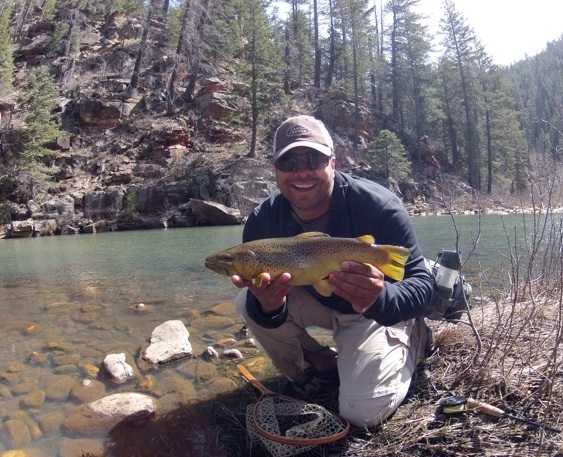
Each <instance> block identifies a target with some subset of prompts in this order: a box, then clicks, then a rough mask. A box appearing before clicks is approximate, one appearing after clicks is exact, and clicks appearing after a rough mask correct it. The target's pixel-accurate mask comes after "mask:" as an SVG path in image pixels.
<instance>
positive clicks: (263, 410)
mask: <svg viewBox="0 0 563 457" xmlns="http://www.w3.org/2000/svg"><path fill="white" fill-rule="evenodd" d="M246 426H247V430H248V434H249V436H250V439H251V441H252V442H256V441H260V442H262V444H263V445H264V446H265V447H266V449H267V450H268V451H269V452H270V454H272V456H274V457H289V456H292V455H296V454H299V453H301V452H305V451H307V450H309V449H312V448H313V447H315V446H317V445H319V444H324V443H328V442H331V441H335V440H336V439H339V438H340V437H341V436H340V435H341V434H342V433H344V430H345V428H346V424H345V423H343V422H342V420H340V418H338V416H335V415H334V414H332V413H331V412H330V411H328V410H327V409H325V408H323V407H322V406H319V405H316V404H311V403H304V402H289V401H287V400H286V399H284V398H283V397H275V396H266V397H263V398H262V399H261V400H260V401H259V402H258V403H255V404H251V405H249V406H248V407H247V410H246ZM333 437H334V438H333Z"/></svg>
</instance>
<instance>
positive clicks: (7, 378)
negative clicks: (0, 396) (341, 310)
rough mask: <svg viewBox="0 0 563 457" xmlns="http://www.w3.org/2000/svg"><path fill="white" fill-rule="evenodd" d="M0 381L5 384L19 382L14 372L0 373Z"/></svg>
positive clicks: (12, 384)
mask: <svg viewBox="0 0 563 457" xmlns="http://www.w3.org/2000/svg"><path fill="white" fill-rule="evenodd" d="M0 381H3V382H4V383H5V384H8V385H9V386H15V385H16V384H18V383H19V381H20V377H19V376H18V375H17V374H15V373H7V372H4V373H0Z"/></svg>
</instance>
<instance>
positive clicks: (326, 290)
mask: <svg viewBox="0 0 563 457" xmlns="http://www.w3.org/2000/svg"><path fill="white" fill-rule="evenodd" d="M313 287H314V288H315V290H316V291H317V292H318V293H319V294H321V295H322V296H323V297H330V296H331V295H332V286H331V284H330V282H329V280H328V279H321V280H320V281H317V282H316V283H315V284H313Z"/></svg>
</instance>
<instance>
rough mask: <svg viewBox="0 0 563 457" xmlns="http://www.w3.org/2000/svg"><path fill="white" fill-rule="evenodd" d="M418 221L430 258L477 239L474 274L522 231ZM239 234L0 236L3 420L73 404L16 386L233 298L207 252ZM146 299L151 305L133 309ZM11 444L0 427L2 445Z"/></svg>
mask: <svg viewBox="0 0 563 457" xmlns="http://www.w3.org/2000/svg"><path fill="white" fill-rule="evenodd" d="M414 222H415V227H416V229H417V233H418V236H419V241H420V244H421V246H422V249H423V253H424V255H425V256H426V257H429V258H434V257H435V256H436V254H437V253H438V251H439V250H440V249H455V247H456V230H455V228H457V230H458V232H459V248H460V250H461V252H462V257H463V258H464V260H465V257H466V256H467V255H468V253H469V252H471V250H472V247H473V245H474V242H475V240H477V238H478V237H480V241H479V244H478V245H477V250H476V253H475V254H473V255H472V257H470V258H469V261H468V263H467V265H466V266H465V267H464V268H466V271H467V272H469V273H468V274H469V276H470V277H471V275H472V274H476V272H477V270H476V265H477V259H479V262H480V264H481V265H482V266H485V267H486V268H488V267H498V266H499V265H500V264H501V263H503V262H507V257H506V253H507V251H508V248H507V235H506V233H509V236H514V230H515V227H516V233H517V234H518V235H517V236H522V237H523V233H524V231H523V218H522V216H516V215H514V216H504V217H502V218H501V217H500V216H483V217H482V218H481V220H479V218H478V217H477V216H459V217H456V219H455V228H454V223H453V222H452V219H451V218H449V217H443V216H442V217H424V218H416V219H414ZM241 234H242V227H205V228H186V229H171V230H153V231H131V232H122V233H100V234H95V235H76V236H64V237H47V238H31V239H19V240H2V241H0V338H1V339H0V341H2V344H1V345H0V422H5V421H6V420H8V419H11V418H13V417H17V415H18V414H21V411H20V410H22V409H23V410H25V411H24V413H25V417H26V418H29V419H30V420H31V421H32V422H33V421H35V422H36V423H37V424H38V427H39V429H41V427H42V425H43V422H41V417H42V415H43V416H44V415H45V414H47V413H49V412H52V411H55V410H60V411H68V410H70V409H71V408H73V407H76V406H75V405H74V404H73V402H72V401H70V400H67V399H62V400H58V401H47V402H45V403H44V404H41V405H36V406H31V407H25V408H24V407H22V403H21V401H19V397H18V393H20V392H24V393H27V392H25V389H24V390H23V391H22V390H19V391H18V390H17V388H16V385H19V384H21V383H25V382H28V383H29V382H30V380H29V378H30V377H35V378H41V377H48V376H47V375H48V374H52V375H53V376H59V375H65V376H70V377H73V378H75V379H76V380H77V381H78V380H80V379H84V377H86V374H85V373H86V372H85V370H84V366H86V365H88V364H90V365H92V364H94V365H95V364H99V361H100V359H101V358H103V354H105V353H108V352H110V351H114V350H126V351H130V352H131V353H132V354H135V353H136V352H137V351H138V349H139V347H140V346H141V345H142V344H143V343H144V342H145V341H146V340H147V339H148V338H149V337H150V334H151V332H152V330H153V329H154V328H155V327H156V326H157V325H159V324H161V323H162V322H164V321H166V320H170V319H178V318H185V317H186V316H187V315H189V313H190V312H193V313H203V312H205V311H206V310H209V309H211V308H213V307H214V306H216V305H218V304H220V303H223V302H230V301H232V299H233V297H234V295H235V293H236V290H235V289H234V287H233V286H232V285H231V283H230V281H229V279H228V278H226V277H223V276H219V275H216V274H214V273H212V272H210V271H209V270H207V269H206V268H205V267H204V259H205V257H206V256H207V255H209V254H210V253H213V252H215V251H217V250H220V249H224V248H226V247H230V246H232V245H235V244H238V243H239V242H240V239H241ZM140 303H143V304H145V305H147V307H148V308H147V309H150V310H152V312H146V313H145V312H143V313H139V312H136V311H135V309H136V305H138V304H140ZM232 317H233V318H234V319H236V316H234V315H233V316H232ZM237 325H238V324H237ZM192 336H193V337H194V338H195V339H197V338H198V336H200V337H201V338H202V341H200V342H199V343H200V344H201V345H203V347H205V345H206V344H209V340H213V338H219V337H220V334H215V333H213V330H212V329H206V328H198V329H197V334H196V335H192ZM60 348H67V352H72V353H77V354H78V355H79V356H80V358H79V360H77V361H75V362H73V363H70V364H61V363H56V361H53V357H52V354H51V353H50V352H49V351H51V350H53V349H60ZM68 348H70V349H68ZM30 354H35V355H36V356H37V357H39V358H40V359H44V361H42V363H40V364H39V365H40V368H37V367H35V365H34V364H33V363H32V362H36V360H33V359H32V361H31V362H30ZM34 370H35V371H34ZM26 373H27V374H26ZM34 383H35V384H34ZM34 383H33V382H32V383H31V384H32V387H30V388H29V390H33V388H34V387H33V385H35V388H39V387H44V386H42V384H41V379H39V380H37V379H35V380H34ZM131 389H133V390H134V386H133V387H131V386H130V387H129V390H131ZM14 392H15V393H14ZM28 406H29V405H28ZM62 439H64V436H63V433H62V432H61V431H60V430H59V429H57V428H56V427H55V429H54V431H53V430H51V431H49V432H47V431H41V432H39V431H37V433H36V436H32V442H31V444H26V445H25V446H23V447H26V446H27V447H29V446H31V447H33V448H35V449H37V450H40V451H41V452H42V453H41V454H40V455H42V456H43V455H45V456H48V457H51V456H57V455H60V454H57V452H58V449H59V448H58V443H57V442H58V441H59V440H62ZM11 447H13V446H11V445H10V444H9V443H8V439H7V437H6V435H2V434H0V453H1V452H2V451H3V450H9V449H10V448H11Z"/></svg>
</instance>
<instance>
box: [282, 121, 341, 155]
mask: <svg viewBox="0 0 563 457" xmlns="http://www.w3.org/2000/svg"><path fill="white" fill-rule="evenodd" d="M298 146H306V147H309V148H312V149H315V150H316V151H319V152H320V153H322V154H324V155H327V156H331V155H332V151H333V149H334V143H333V142H332V138H331V137H330V134H329V133H328V130H327V129H326V127H325V125H324V124H323V123H322V122H321V121H319V120H318V119H315V118H314V117H313V116H307V115H299V116H293V117H290V118H288V119H286V120H285V121H284V122H283V123H282V124H281V125H280V126H279V127H278V129H277V130H276V134H275V135H274V156H273V158H272V160H273V161H274V162H276V161H277V160H278V159H279V158H280V157H281V156H282V155H283V154H285V153H286V152H287V151H289V150H290V149H293V148H296V147H298Z"/></svg>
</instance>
